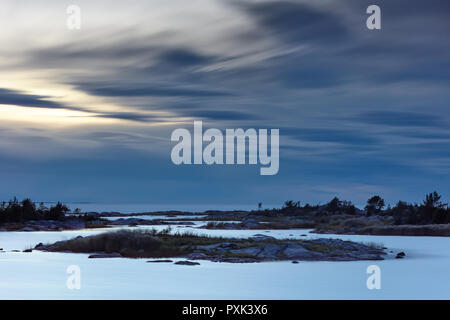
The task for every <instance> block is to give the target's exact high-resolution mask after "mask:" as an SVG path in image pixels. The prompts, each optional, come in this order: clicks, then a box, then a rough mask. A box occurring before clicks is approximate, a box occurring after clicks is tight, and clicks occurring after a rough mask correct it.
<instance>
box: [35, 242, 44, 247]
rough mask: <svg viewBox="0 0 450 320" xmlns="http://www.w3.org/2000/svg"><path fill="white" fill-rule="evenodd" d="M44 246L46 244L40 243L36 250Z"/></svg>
mask: <svg viewBox="0 0 450 320" xmlns="http://www.w3.org/2000/svg"><path fill="white" fill-rule="evenodd" d="M43 246H44V244H43V243H42V242H39V243H38V244H37V245H36V246H35V247H34V248H35V249H38V248H42V247H43Z"/></svg>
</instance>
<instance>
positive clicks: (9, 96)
mask: <svg viewBox="0 0 450 320" xmlns="http://www.w3.org/2000/svg"><path fill="white" fill-rule="evenodd" d="M49 98H50V97H48V96H41V95H34V94H27V93H24V92H22V91H17V90H10V89H3V88H0V104H9V105H15V106H22V107H33V108H58V109H72V110H80V109H77V108H72V107H69V106H65V105H63V104H60V103H58V102H54V101H50V100H48V99H49Z"/></svg>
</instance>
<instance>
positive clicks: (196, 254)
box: [187, 252, 208, 260]
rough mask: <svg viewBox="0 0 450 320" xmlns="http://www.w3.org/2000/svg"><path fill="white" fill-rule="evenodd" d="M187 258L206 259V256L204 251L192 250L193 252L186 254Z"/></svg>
mask: <svg viewBox="0 0 450 320" xmlns="http://www.w3.org/2000/svg"><path fill="white" fill-rule="evenodd" d="M187 258H188V259H190V260H205V259H208V256H207V255H206V254H204V253H197V252H194V253H191V254H188V255H187Z"/></svg>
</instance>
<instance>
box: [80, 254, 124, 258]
mask: <svg viewBox="0 0 450 320" xmlns="http://www.w3.org/2000/svg"><path fill="white" fill-rule="evenodd" d="M88 258H89V259H98V258H122V255H121V254H120V253H97V254H91V255H90V256H89V257H88Z"/></svg>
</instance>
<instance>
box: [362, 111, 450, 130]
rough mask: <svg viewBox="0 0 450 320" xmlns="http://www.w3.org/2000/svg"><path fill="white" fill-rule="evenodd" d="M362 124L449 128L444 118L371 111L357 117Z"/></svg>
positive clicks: (408, 113)
mask: <svg viewBox="0 0 450 320" xmlns="http://www.w3.org/2000/svg"><path fill="white" fill-rule="evenodd" d="M356 119H357V120H358V121H360V122H363V123H367V124H374V125H386V126H395V127H444V128H446V127H448V123H446V121H445V120H443V119H442V118H440V117H438V116H436V115H434V114H427V113H415V112H397V111H371V112H366V113H363V114H360V115H359V116H357V117H356Z"/></svg>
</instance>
